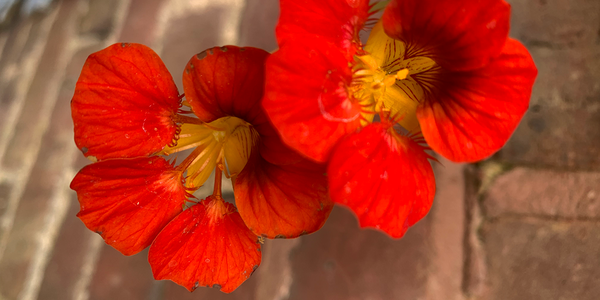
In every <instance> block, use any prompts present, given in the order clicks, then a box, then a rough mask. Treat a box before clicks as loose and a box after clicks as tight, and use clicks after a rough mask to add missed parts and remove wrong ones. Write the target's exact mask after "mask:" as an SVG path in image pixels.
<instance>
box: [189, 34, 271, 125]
mask: <svg viewBox="0 0 600 300" xmlns="http://www.w3.org/2000/svg"><path fill="white" fill-rule="evenodd" d="M267 56H269V53H268V52H266V51H264V50H262V49H258V48H252V47H246V48H239V47H236V46H223V47H214V48H211V49H208V50H205V51H203V52H201V53H199V54H197V55H195V56H194V57H192V58H191V59H190V61H189V62H188V64H187V66H186V68H185V72H184V73H183V89H184V91H185V98H186V100H187V101H188V103H189V104H190V105H191V107H192V109H193V111H194V114H196V116H198V118H199V119H200V120H202V121H204V122H211V121H214V120H216V119H218V118H221V117H225V116H234V117H238V118H240V119H244V120H245V121H247V122H249V123H253V119H254V118H255V117H256V115H257V114H258V113H260V111H261V107H260V99H261V98H262V95H263V91H264V80H265V61H266V59H267Z"/></svg>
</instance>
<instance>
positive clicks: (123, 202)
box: [71, 157, 188, 255]
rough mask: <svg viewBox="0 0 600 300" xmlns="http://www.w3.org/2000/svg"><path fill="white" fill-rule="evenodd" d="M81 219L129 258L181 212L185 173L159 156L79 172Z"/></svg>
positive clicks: (104, 163) (96, 165) (103, 163)
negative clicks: (183, 174) (176, 169)
mask: <svg viewBox="0 0 600 300" xmlns="http://www.w3.org/2000/svg"><path fill="white" fill-rule="evenodd" d="M71 189H73V190H75V191H76V192H77V198H78V199H79V204H80V205H81V209H80V211H79V213H78V214H77V216H78V217H79V218H80V219H81V221H83V223H84V224H85V226H87V228H89V229H90V230H92V231H95V232H97V233H99V234H100V235H101V236H102V238H104V240H105V241H106V243H107V244H109V245H111V246H113V247H114V248H115V249H117V250H119V251H120V252H121V253H123V254H125V255H133V254H136V253H138V252H140V251H142V250H143V249H144V248H146V247H148V246H149V245H150V244H151V243H152V240H154V238H155V237H156V235H157V234H158V233H159V232H160V230H161V229H162V228H163V227H164V226H165V225H167V223H168V222H169V221H171V219H173V218H174V217H175V216H176V215H177V214H179V213H180V212H181V211H182V207H183V205H184V203H185V201H186V199H187V196H188V194H187V193H186V190H185V187H184V186H183V184H182V174H181V172H178V171H175V170H174V169H173V166H172V165H171V164H169V163H168V162H167V161H166V160H164V159H163V158H160V157H149V158H134V159H109V160H105V161H101V162H97V163H94V164H91V165H88V166H86V167H84V168H83V169H81V171H79V173H77V176H75V178H74V179H73V182H71Z"/></svg>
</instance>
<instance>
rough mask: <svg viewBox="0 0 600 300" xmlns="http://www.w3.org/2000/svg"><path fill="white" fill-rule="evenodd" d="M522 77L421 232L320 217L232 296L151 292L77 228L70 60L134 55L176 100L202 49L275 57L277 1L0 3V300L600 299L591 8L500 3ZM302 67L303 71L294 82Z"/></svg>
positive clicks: (272, 253)
mask: <svg viewBox="0 0 600 300" xmlns="http://www.w3.org/2000/svg"><path fill="white" fill-rule="evenodd" d="M508 2H510V3H511V4H512V21H511V22H512V29H511V36H512V37H514V38H517V39H519V40H520V41H522V42H523V43H524V44H525V45H526V46H527V47H528V48H529V50H530V52H531V54H532V55H533V57H534V60H535V61H536V64H537V66H538V69H539V76H538V79H537V81H536V84H535V86H534V91H533V96H532V98H531V105H530V109H529V111H528V112H527V114H526V115H525V117H524V119H523V121H522V122H521V124H520V126H519V128H518V129H517V131H516V132H515V134H514V136H513V137H512V138H511V140H510V141H509V142H508V144H507V145H506V147H505V148H504V149H503V150H501V151H500V152H499V153H498V154H496V155H495V156H494V157H492V158H490V159H488V160H486V161H483V162H481V163H479V164H475V165H463V164H453V163H450V162H448V161H445V160H440V162H441V163H440V164H435V166H434V168H435V171H436V181H437V186H438V188H437V194H436V200H435V202H434V205H433V208H432V210H431V212H430V213H429V214H428V216H427V217H426V218H425V219H423V220H422V221H421V222H419V223H418V224H417V225H416V226H414V227H412V228H411V229H410V230H409V231H408V233H407V234H406V236H405V237H404V238H402V239H400V240H394V239H390V238H388V237H387V236H386V235H384V234H382V233H380V232H377V231H373V230H359V229H358V224H357V221H356V219H355V217H354V216H353V215H352V214H351V213H350V212H349V211H347V210H346V209H344V208H339V207H336V208H335V209H334V210H333V212H332V214H331V217H330V219H329V220H328V221H327V223H326V224H325V226H324V227H323V228H322V229H321V230H320V231H318V232H317V233H315V234H311V235H308V236H303V237H301V238H298V239H294V240H268V241H267V242H266V244H265V245H264V248H263V261H262V264H261V266H260V268H259V269H258V271H257V272H256V273H255V274H254V275H253V276H252V277H251V278H250V279H249V280H248V281H247V282H245V283H244V284H243V285H242V286H241V287H240V288H238V290H236V291H235V292H233V293H232V294H229V295H227V294H223V293H221V292H219V291H218V290H214V289H209V288H199V289H197V290H196V291H195V292H193V293H189V292H187V290H185V288H183V287H179V286H177V285H176V284H173V283H172V282H169V281H154V280H153V278H152V273H151V270H150V267H149V265H148V262H147V250H146V251H144V252H142V253H140V254H137V255H135V256H132V257H125V256H123V255H121V254H120V253H119V252H117V251H116V250H114V249H112V248H111V247H109V246H107V245H105V244H104V242H103V241H102V239H101V238H100V237H99V236H98V235H97V234H94V233H92V232H91V231H89V230H87V229H86V228H85V226H84V225H83V223H81V221H79V219H77V218H76V216H75V215H76V213H77V211H78V210H79V205H78V203H77V199H76V195H75V193H74V192H73V191H71V190H70V189H69V183H70V181H71V179H72V178H73V176H74V175H75V173H76V172H77V171H78V170H79V169H80V168H81V167H82V166H84V165H86V164H88V163H89V161H87V160H86V159H85V158H84V157H83V155H81V153H79V151H78V150H77V148H76V147H75V144H74V142H73V128H72V121H71V117H70V106H69V101H70V99H71V97H72V95H73V90H74V87H75V82H76V81H77V78H78V76H79V72H80V71H81V67H82V65H83V62H84V61H85V59H86V57H87V56H88V55H89V54H90V53H92V52H95V51H98V50H100V49H102V48H104V47H106V46H108V45H110V44H112V43H115V42H136V43H143V44H146V45H148V46H150V47H151V48H153V49H154V50H155V51H156V52H157V53H159V55H160V56H161V57H162V59H163V60H164V62H165V64H166V65H167V67H168V68H169V70H170V71H171V72H172V74H174V78H175V80H176V82H177V84H178V86H179V87H180V90H182V89H181V75H180V74H182V72H183V68H184V66H185V64H186V63H187V61H188V59H189V58H190V57H191V56H192V55H194V54H196V53H198V52H200V51H202V50H204V49H206V48H209V47H212V46H218V45H226V44H234V45H240V46H255V47H260V48H263V49H266V50H268V51H271V50H274V49H275V48H276V42H275V37H274V27H275V25H276V23H277V17H278V1H277V0H62V1H61V0H54V1H52V0H37V1H31V0H20V1H19V0H12V1H11V0H0V300H13V299H14V300H17V299H18V300H33V299H51V300H53V299H58V300H62V299H66V300H68V299H74V300H84V299H94V300H96V299H98V300H100V299H110V300H120V299H147V300H167V299H169V300H171V299H173V300H174V299H184V300H185V299H236V300H238V299H248V300H252V299H256V300H263V299H265V300H286V299H288V300H300V299H327V300H330V299H333V300H336V299H340V300H341V299H357V300H358V299H368V300H389V299H400V300H403V299H407V300H412V299H419V300H421V299H423V300H425V299H427V300H429V299H432V300H433V299H441V300H467V299H497V300H507V299H508V300H513V299H515V300H516V299H527V300H532V299H544V300H552V299H556V300H558V299H560V300H567V299H573V300H586V299H600V1H598V0H509V1H508ZM307 67H310V66H307Z"/></svg>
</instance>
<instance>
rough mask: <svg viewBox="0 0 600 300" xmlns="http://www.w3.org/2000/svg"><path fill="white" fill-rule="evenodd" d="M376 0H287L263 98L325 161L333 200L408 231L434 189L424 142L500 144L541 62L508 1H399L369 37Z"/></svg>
mask: <svg viewBox="0 0 600 300" xmlns="http://www.w3.org/2000/svg"><path fill="white" fill-rule="evenodd" d="M368 3H369V1H368V0H352V1H350V0H348V1H337V0H329V1H328V0H325V1H323V0H319V1H317V0H304V1H289V0H282V1H281V16H280V20H279V24H278V26H277V39H278V42H279V50H278V51H277V52H276V53H274V54H273V55H272V56H271V57H270V58H269V59H268V60H267V81H266V91H265V98H264V100H263V106H264V107H265V109H266V111H267V114H268V115H269V117H270V118H271V120H272V121H273V123H274V125H275V127H276V128H277V129H278V130H279V132H280V133H281V135H282V138H283V140H284V141H285V142H286V143H287V144H288V145H290V146H291V147H292V148H294V149H296V150H298V151H299V152H301V153H303V154H305V155H307V156H309V157H311V158H313V159H315V160H317V161H320V162H327V161H329V166H328V174H329V184H330V191H331V197H332V199H333V200H334V201H335V202H337V203H341V204H344V205H347V206H349V207H350V208H351V209H352V210H353V211H354V212H355V213H356V214H357V215H358V217H359V219H360V222H361V226H372V227H377V228H380V229H382V230H384V231H385V232H387V233H388V234H390V235H392V236H394V237H400V236H402V235H403V234H404V232H405V231H406V229H407V228H408V226H410V225H412V224H414V223H415V222H416V221H418V220H419V219H420V218H422V217H423V216H424V215H425V214H426V213H427V211H428V210H429V208H430V206H431V203H432V200H433V197H434V194H435V185H434V177H433V173H432V170H431V166H430V165H429V163H428V161H427V160H428V158H430V157H429V156H428V155H427V154H426V153H425V152H424V150H426V149H428V148H427V146H425V144H424V143H425V142H426V143H427V144H428V146H429V147H431V148H432V149H433V150H435V151H437V152H438V153H440V154H441V155H443V156H444V157H446V158H448V159H450V160H453V161H457V162H471V161H477V160H481V159H483V158H486V157H488V156H490V155H491V154H493V153H494V152H496V151H498V150H499V149H500V148H501V147H502V146H503V145H504V143H506V141H507V140H508V138H509V137H510V135H511V134H512V132H513V131H514V129H515V128H516V126H517V125H518V123H519V121H520V119H521V117H522V116H523V114H524V113H525V111H526V109H527V107H528V104H529V97H530V94H531V87H532V85H533V81H534V79H535V77H536V74H537V70H536V68H535V65H534V64H533V61H532V59H531V57H530V55H529V53H528V52H527V50H526V49H525V48H524V47H523V46H522V45H521V44H520V43H519V42H517V41H516V40H513V39H510V38H508V28H509V24H508V22H509V13H510V6H509V5H508V4H507V3H506V2H505V1H503V0H483V1H473V0H392V1H391V2H390V3H389V4H388V5H387V8H386V9H385V11H384V13H383V16H382V18H381V20H379V22H377V24H376V25H375V26H374V27H373V28H372V30H371V33H370V36H369V40H368V41H367V43H366V44H365V45H364V46H363V45H362V44H361V41H360V39H359V32H360V31H361V30H362V29H363V28H364V26H365V24H366V23H368V22H370V19H369V16H370V14H369V9H370V6H369V4H368ZM372 21H375V20H372ZM376 115H378V116H379V118H380V119H381V120H382V122H381V123H374V120H375V116H376Z"/></svg>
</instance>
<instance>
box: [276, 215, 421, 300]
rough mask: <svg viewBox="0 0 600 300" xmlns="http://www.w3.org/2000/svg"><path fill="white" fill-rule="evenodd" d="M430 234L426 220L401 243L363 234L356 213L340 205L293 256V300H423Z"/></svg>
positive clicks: (378, 234) (370, 232) (368, 232)
mask: <svg viewBox="0 0 600 300" xmlns="http://www.w3.org/2000/svg"><path fill="white" fill-rule="evenodd" d="M430 229H431V219H430V218H427V217H426V218H425V219H423V220H421V221H420V222H419V223H417V224H416V225H415V226H413V227H411V229H409V230H408V232H407V233H406V235H405V236H404V237H403V238H402V239H400V240H396V239H392V238H389V237H388V236H387V235H385V234H384V233H382V232H378V231H375V230H361V229H359V228H358V222H357V220H356V217H355V216H354V215H353V213H351V212H350V211H349V210H348V209H345V208H342V207H337V206H336V207H335V208H334V209H333V211H332V213H331V215H330V217H329V220H328V221H327V223H326V224H325V226H323V228H321V229H320V230H319V231H317V232H316V233H313V234H311V235H308V236H303V237H302V238H301V240H300V244H299V245H298V246H297V247H296V248H295V249H294V251H293V252H292V254H291V257H290V260H291V264H292V274H293V275H292V276H293V282H292V286H291V291H290V297H289V298H288V299H289V300H296V299H330V300H335V299H348V300H351V299H419V298H420V297H423V296H424V295H425V294H426V283H427V271H428V269H429V268H430V267H431V265H430V260H429V258H430V256H431V252H430V248H429V247H428V241H427V239H426V238H425V237H427V236H428V235H429V234H430Z"/></svg>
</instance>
